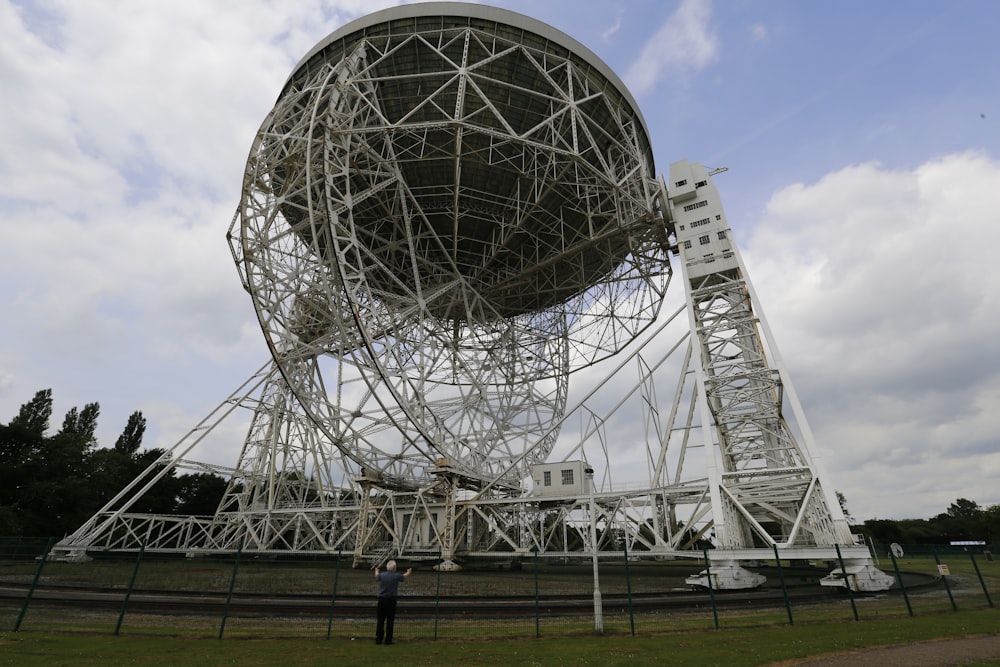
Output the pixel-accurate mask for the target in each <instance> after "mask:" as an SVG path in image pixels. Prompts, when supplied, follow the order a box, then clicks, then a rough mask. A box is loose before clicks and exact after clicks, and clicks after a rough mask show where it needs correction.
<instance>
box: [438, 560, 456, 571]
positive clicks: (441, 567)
mask: <svg viewBox="0 0 1000 667" xmlns="http://www.w3.org/2000/svg"><path fill="white" fill-rule="evenodd" d="M434 569H435V570H437V571H438V572H459V571H461V569H462V566H461V565H459V564H458V563H456V562H455V561H453V560H445V561H441V563H439V564H437V565H435V566H434Z"/></svg>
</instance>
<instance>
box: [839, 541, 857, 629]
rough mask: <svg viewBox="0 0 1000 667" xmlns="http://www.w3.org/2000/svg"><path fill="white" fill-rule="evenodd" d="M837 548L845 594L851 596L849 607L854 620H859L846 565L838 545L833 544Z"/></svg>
mask: <svg viewBox="0 0 1000 667" xmlns="http://www.w3.org/2000/svg"><path fill="white" fill-rule="evenodd" d="M833 546H834V547H836V548H837V560H838V561H839V562H840V572H841V573H842V574H843V575H844V587H845V588H846V589H847V595H848V596H849V597H850V598H851V609H852V610H853V611H854V620H855V621H859V620H861V619H860V618H858V604H857V603H856V602H855V601H854V589H853V588H851V578H850V577H849V576H848V575H847V566H846V565H844V557H843V555H841V553H840V545H839V544H834V545H833Z"/></svg>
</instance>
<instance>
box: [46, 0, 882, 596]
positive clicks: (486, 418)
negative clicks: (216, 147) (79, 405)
mask: <svg viewBox="0 0 1000 667" xmlns="http://www.w3.org/2000/svg"><path fill="white" fill-rule="evenodd" d="M720 171H723V170H707V169H706V168H705V167H704V166H702V165H700V164H696V163H689V162H688V161H687V160H679V161H676V162H674V163H672V164H671V165H670V167H669V181H668V182H669V188H668V185H667V183H665V182H664V181H663V180H662V178H659V179H658V178H656V177H655V176H654V173H655V171H654V166H653V156H652V152H651V149H650V142H649V138H648V133H647V130H646V126H645V123H644V121H643V118H642V115H641V114H640V112H639V110H638V107H637V105H636V103H635V100H633V99H632V97H631V95H630V94H629V92H628V91H627V90H626V88H625V86H624V85H623V84H622V82H621V81H620V80H619V79H618V78H617V77H616V76H615V74H614V73H613V72H612V71H611V70H610V69H609V68H608V67H607V66H606V65H604V64H603V63H602V62H601V61H600V60H599V59H598V58H597V57H596V56H595V55H594V54H592V53H591V52H590V51H589V50H588V49H586V48H585V47H584V46H582V45H581V44H579V43H577V42H576V41H574V40H573V39H571V38H569V37H567V36H566V35H564V34H563V33H561V32H559V31H557V30H555V29H554V28H551V27H550V26H547V25H545V24H543V23H540V22H538V21H535V20H533V19H530V18H528V17H525V16H522V15H519V14H515V13H512V12H508V11H503V10H499V9H495V8H491V7H485V6H482V5H473V4H462V3H423V4H412V5H405V6H400V7H395V8H392V9H388V10H385V11H381V12H376V13H374V14H371V15H369V16H366V17H364V18H361V19H359V20H357V21H354V22H353V23H350V24H348V25H346V26H344V27H342V28H341V29H339V30H337V31H336V32H334V33H333V34H331V35H330V36H328V37H327V38H326V39H324V40H322V41H321V42H320V43H319V44H317V45H316V47H315V48H313V49H312V50H311V51H310V52H309V53H308V54H307V55H306V56H305V57H304V58H303V59H302V60H301V61H300V62H299V63H298V64H297V65H296V67H295V69H294V70H293V72H292V74H291V76H290V77H289V78H288V80H287V81H286V82H285V84H284V86H283V88H282V90H281V93H280V95H279V96H278V99H277V101H276V103H275V105H274V108H273V109H272V110H271V112H270V113H269V114H268V115H267V117H266V118H265V120H264V122H263V124H262V125H261V127H260V130H259V131H258V132H257V134H256V136H255V138H254V141H253V144H252V149H251V151H250V155H249V158H248V160H247V166H246V170H245V174H244V180H243V190H242V197H241V201H240V204H239V207H238V210H237V213H236V215H235V216H234V219H233V222H232V225H231V227H230V232H229V242H230V246H231V249H232V252H233V256H234V259H235V261H236V264H237V267H238V269H239V271H240V274H241V278H242V280H243V284H244V287H245V288H246V290H247V292H248V293H249V294H250V297H251V300H252V302H253V307H254V309H255V311H256V314H257V317H258V319H259V321H260V324H261V328H262V330H263V334H264V338H265V340H266V342H267V345H268V347H269V348H270V352H271V356H272V358H273V360H272V362H270V363H269V364H268V365H266V366H265V367H264V368H262V369H261V370H260V371H258V372H257V374H256V375H255V376H253V377H252V378H251V379H250V380H248V381H247V383H245V384H244V385H243V386H242V387H241V388H239V389H238V390H237V391H236V392H234V394H233V395H232V396H230V397H229V398H228V399H226V400H225V401H223V403H222V404H221V405H220V406H219V407H218V408H217V409H216V411H215V412H213V413H212V414H211V415H209V416H208V417H206V418H205V420H204V421H203V422H202V423H200V424H199V425H198V426H196V427H195V428H194V429H192V431H191V432H190V433H189V434H188V435H187V436H185V437H184V438H183V439H182V440H181V441H180V442H178V443H177V444H176V445H175V446H174V448H173V449H172V450H170V451H169V452H165V453H164V455H163V456H162V457H161V459H160V460H158V461H157V462H156V463H155V464H153V465H152V466H150V468H149V469H147V471H145V472H144V473H142V474H141V475H140V476H139V477H138V478H137V479H136V480H135V481H134V482H133V483H132V484H131V485H130V486H129V487H127V488H126V489H124V490H123V491H122V492H121V493H119V494H118V495H117V496H116V497H115V498H114V499H112V500H111V501H109V502H108V503H107V505H106V506H105V507H104V508H102V509H101V510H100V511H99V512H98V513H97V514H95V516H94V517H92V518H91V519H90V520H89V521H88V522H87V523H86V524H85V525H84V526H82V527H81V528H80V529H79V530H78V531H76V532H75V533H74V534H73V535H71V536H69V537H67V538H66V539H64V540H63V541H62V542H60V543H59V545H57V547H58V549H59V550H60V551H62V552H64V553H66V554H67V555H68V556H67V557H70V558H75V557H83V556H85V555H86V553H87V552H88V551H97V550H106V551H128V550H137V549H141V548H145V549H147V550H156V551H164V552H171V553H184V554H207V553H212V554H216V553H231V552H233V551H243V550H246V551H252V552H256V553H258V554H276V553H309V554H315V553H331V552H334V551H337V552H339V551H341V550H344V549H347V550H349V551H351V552H352V553H353V559H354V563H355V564H356V565H359V566H360V565H361V564H363V563H366V562H367V563H368V564H376V563H379V562H381V561H382V560H384V559H385V558H386V557H388V556H390V555H391V556H394V557H405V558H408V559H422V560H426V561H434V562H436V563H438V565H436V567H439V568H442V569H453V568H457V567H460V566H461V565H460V563H458V562H456V561H459V560H462V559H474V558H478V557H496V555H497V554H499V553H503V554H505V557H510V558H521V557H526V556H528V555H530V554H540V553H544V554H547V555H551V556H555V557H558V558H566V559H572V558H579V557H580V555H581V553H589V554H590V555H591V556H592V557H593V559H594V563H595V566H596V562H597V558H598V555H603V556H607V557H615V558H618V557H622V556H624V555H626V554H631V555H635V554H642V556H645V557H650V558H660V557H665V558H674V557H687V558H691V557H701V556H703V555H704V557H706V558H708V559H709V560H710V561H711V568H710V570H711V571H709V570H708V569H706V571H705V572H704V573H703V574H701V575H698V576H695V577H692V578H691V579H689V583H692V584H696V585H702V586H712V587H714V588H719V589H739V588H746V587H753V586H756V585H759V583H760V582H761V580H762V579H763V576H762V575H759V574H757V573H752V572H749V571H747V570H745V569H744V568H743V567H742V566H741V565H740V563H741V562H747V561H759V560H770V559H772V558H782V559H796V560H804V559H813V560H828V561H833V560H837V561H839V563H840V568H839V569H837V570H834V571H833V572H831V574H830V576H829V577H827V578H825V579H824V580H823V583H824V585H831V586H849V587H851V588H852V589H853V590H869V591H874V590H884V589H885V588H888V587H889V586H890V585H891V584H892V577H889V576H888V575H886V574H885V573H883V572H882V571H881V570H879V569H878V568H877V567H875V565H874V563H873V562H872V559H871V555H870V554H869V552H868V550H867V547H865V546H864V545H863V544H862V543H859V542H858V541H857V540H856V539H855V536H854V535H852V533H851V531H850V527H849V525H848V523H847V521H846V518H845V517H844V515H843V512H842V511H841V508H840V506H839V504H838V503H837V500H836V497H835V494H834V491H833V487H832V485H831V484H830V482H829V479H828V478H827V477H826V474H825V472H824V471H823V470H822V464H821V461H820V460H819V457H814V456H813V455H812V453H811V450H812V448H813V443H812V434H811V432H810V430H809V428H808V424H807V422H806V420H805V416H804V414H803V412H802V408H801V404H800V403H799V401H798V398H797V396H796V393H795V391H794V387H793V385H792V383H791V381H790V379H789V377H788V374H787V371H786V370H785V368H784V365H783V362H782V361H781V355H780V354H778V350H777V346H776V345H775V343H774V340H773V336H772V335H771V332H770V327H769V326H768V324H767V322H766V320H765V318H764V314H763V311H762V310H761V308H760V305H759V303H758V302H757V297H756V294H755V293H754V290H753V286H752V284H751V283H750V280H749V278H748V276H747V272H746V268H745V266H744V264H743V261H742V258H741V257H740V254H739V250H738V248H737V247H736V244H735V242H734V240H733V234H732V230H731V229H730V227H729V224H728V221H727V219H726V215H725V213H724V211H723V207H722V203H721V198H720V196H719V193H718V191H717V189H716V187H715V185H714V183H713V181H712V176H714V175H715V174H717V173H719V172H720ZM672 265H673V266H674V267H679V268H680V271H679V274H680V277H681V281H682V289H683V299H680V295H678V297H679V298H678V300H683V301H684V305H683V306H681V307H680V308H678V309H677V310H676V311H674V312H673V314H672V315H669V316H666V317H664V316H662V315H661V314H660V310H661V305H662V304H663V303H664V299H665V298H667V297H668V296H671V295H668V294H667V287H668V284H669V283H670V282H671V277H672V275H673V269H672ZM673 291H675V290H671V292H673ZM682 313H683V314H685V315H686V317H680V316H681V314H682ZM684 320H686V322H685V321H684ZM671 322H681V324H680V325H678V326H680V327H682V328H683V327H685V325H686V328H685V329H684V331H683V332H682V334H681V335H680V336H679V337H678V339H677V340H676V342H674V343H672V344H671V342H670V341H667V340H666V339H665V337H664V332H666V331H667V327H669V326H670V325H671ZM654 323H655V326H652V325H654ZM675 351H680V353H681V354H682V355H683V356H684V359H683V361H681V362H680V363H679V364H674V363H673V361H674V360H675V359H674V357H673V356H672V355H673V353H674V352H675ZM571 379H572V380H573V387H572V388H573V392H570V380H571ZM236 407H248V408H251V409H252V410H253V417H252V420H251V424H250V427H249V428H248V429H247V432H246V433H247V435H246V438H245V440H244V443H243V450H242V453H241V455H240V457H239V460H238V462H237V464H236V466H235V468H234V469H232V470H231V471H229V472H230V481H229V485H228V488H227V491H226V493H225V495H224V497H223V499H222V501H221V503H220V505H219V507H218V509H217V511H216V514H215V515H214V516H212V517H173V516H163V515H157V516H152V515H147V514H140V513H130V512H129V509H130V508H131V507H132V505H133V503H134V502H135V500H136V499H137V498H138V497H140V496H141V495H142V494H143V493H145V492H146V491H147V490H148V489H149V488H150V487H151V486H152V485H154V484H156V483H157V481H158V480H159V479H161V478H162V477H163V476H165V475H166V474H167V473H168V471H169V470H170V469H171V468H172V467H177V466H182V465H190V466H192V467H197V466H199V465H200V466H202V467H201V468H199V469H203V470H205V469H207V470H210V471H213V472H216V471H218V470H219V469H220V467H219V466H215V467H205V466H206V464H197V463H196V462H194V461H190V460H188V459H187V458H186V457H187V454H188V453H189V452H190V451H192V449H193V448H194V447H196V446H197V445H198V443H200V442H202V441H203V440H204V438H205V437H206V436H207V434H208V433H210V432H212V431H213V429H214V428H215V427H216V425H217V424H218V423H219V422H220V421H222V420H223V419H225V417H226V416H227V415H228V414H230V413H231V412H233V411H234V409H235V408H236ZM571 420H574V421H575V423H574V424H573V427H567V424H568V423H570V421H571ZM574 428H575V430H574ZM643 449H644V451H643ZM594 454H597V455H598V457H599V458H601V457H602V458H603V464H604V471H603V476H602V478H601V481H600V482H598V480H596V479H595V478H594V472H595V469H596V468H600V467H601V463H602V461H599V460H594V459H590V458H589V456H591V455H594ZM602 455H603V456H602ZM630 456H631V457H632V459H631V460H629V457H630ZM612 458H614V459H615V460H614V464H615V465H617V464H619V463H623V464H631V465H632V469H633V470H635V469H637V468H641V467H642V465H643V464H645V466H646V472H647V473H648V479H647V480H645V481H643V482H639V483H638V484H630V485H629V487H628V488H618V489H615V488H613V485H612V482H611V474H610V472H611V468H612V467H613V465H612ZM637 459H638V460H639V462H638V463H636V461H637ZM642 459H644V460H642ZM623 467H624V466H623ZM629 481H630V482H631V481H632V480H629ZM130 494H132V495H130ZM598 524H601V526H602V527H601V530H600V531H599V530H598ZM706 541H707V542H710V543H711V544H712V546H713V547H714V549H712V554H711V556H708V553H707V551H704V552H703V551H702V550H701V549H703V548H704V546H705V544H706ZM595 584H596V577H595ZM596 592H597V591H596V586H595V613H596V609H597V606H598V605H597V595H596Z"/></svg>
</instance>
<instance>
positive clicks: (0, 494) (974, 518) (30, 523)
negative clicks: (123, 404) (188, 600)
mask: <svg viewBox="0 0 1000 667" xmlns="http://www.w3.org/2000/svg"><path fill="white" fill-rule="evenodd" d="M100 412H101V409H100V406H99V405H98V404H97V403H88V404H86V405H85V406H83V408H82V409H78V408H76V407H73V408H71V409H70V410H69V411H68V412H67V413H66V416H65V417H64V418H63V421H62V425H61V426H60V428H59V430H58V431H57V432H56V433H54V434H52V435H49V429H50V421H51V419H52V390H51V389H44V390H42V391H39V392H37V393H36V394H35V396H34V397H33V398H32V399H31V400H30V401H28V402H27V403H25V404H24V405H22V406H21V409H20V410H19V411H18V413H17V415H16V416H15V417H14V418H13V419H11V421H10V422H9V423H7V424H0V536H38V537H51V536H56V537H62V536H65V535H67V534H69V533H71V532H73V531H74V530H76V529H77V528H79V527H80V526H81V525H83V523H84V522H85V521H86V520H87V519H89V518H90V517H91V516H93V515H94V514H95V513H96V512H97V511H98V510H100V509H101V508H102V507H104V506H105V505H106V504H107V503H108V501H110V500H111V499H112V498H113V497H114V496H115V495H116V494H117V493H118V492H119V491H121V490H122V489H124V488H125V486H127V485H128V484H129V483H130V482H132V480H134V479H135V478H136V477H138V476H139V474H140V473H141V472H142V471H144V470H146V468H148V467H149V466H150V465H151V464H153V463H154V462H156V461H157V460H158V459H159V458H160V457H161V456H163V454H164V453H165V452H164V450H162V449H142V448H141V447H142V438H143V435H144V434H145V431H146V419H145V418H144V417H143V416H142V413H141V412H139V411H136V412H133V413H132V414H131V415H130V416H129V418H128V422H127V423H126V424H125V427H124V429H123V430H122V433H121V435H119V436H118V439H117V440H116V441H115V444H114V446H113V447H110V448H102V447H100V446H99V445H98V443H97V439H96V436H95V433H96V430H97V419H98V417H99V416H100ZM226 483H227V482H226V480H224V479H223V478H221V477H219V476H218V475H212V474H209V473H195V474H185V475H179V476H178V475H176V474H175V471H174V470H170V471H169V472H168V474H167V475H166V476H165V477H164V478H163V479H161V480H160V481H159V482H158V483H157V484H156V485H155V486H154V487H153V488H152V489H150V490H149V491H148V492H146V493H145V494H143V496H142V497H141V498H139V499H138V501H136V503H135V504H134V505H132V507H131V508H129V511H130V512H136V513H150V514H180V515H211V514H214V513H215V511H216V509H217V508H218V506H219V503H220V502H221V500H222V497H223V495H224V493H225V490H226ZM837 499H838V501H839V502H840V505H841V507H842V508H843V509H844V510H845V514H846V515H847V517H848V519H849V520H851V517H850V513H849V512H848V511H847V501H846V499H845V498H844V496H843V494H841V493H839V492H838V493H837ZM852 522H853V520H852ZM858 528H860V529H861V530H862V532H864V533H865V534H866V535H867V536H868V537H869V538H870V539H871V540H872V541H873V542H874V543H875V544H879V545H888V544H891V543H893V542H898V543H900V544H948V543H950V542H952V541H959V540H983V541H985V542H986V543H987V544H995V543H1000V504H998V505H991V506H989V507H981V506H980V505H979V504H978V503H976V502H975V501H972V500H968V499H966V498H959V499H957V500H956V501H955V502H953V503H952V504H951V505H950V506H949V507H948V509H947V510H946V511H945V512H942V513H941V514H938V515H937V516H934V517H931V518H929V519H868V520H867V521H865V522H864V523H863V524H860V526H859V525H858V524H855V530H857V529H858Z"/></svg>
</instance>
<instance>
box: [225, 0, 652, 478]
mask: <svg viewBox="0 0 1000 667" xmlns="http://www.w3.org/2000/svg"><path fill="white" fill-rule="evenodd" d="M653 174H654V167H653V158H652V154H651V151H650V146H649V139H648V136H647V132H646V127H645V123H644V121H643V119H642V116H641V114H640V113H639V111H638V108H637V106H636V104H635V102H634V100H633V99H632V97H631V95H630V94H629V93H628V91H627V90H626V89H625V87H624V85H623V84H622V83H621V81H619V79H618V78H617V77H616V76H615V75H614V74H613V73H612V72H611V70H610V69H609V68H608V67H607V66H606V65H604V64H603V63H602V62H601V61H600V60H599V59H598V58H597V57H596V56H595V55H594V54H592V53H591V52H590V51H589V50H587V49H586V48H585V47H583V46H582V45H580V44H579V43H577V42H576V41H575V40H573V39H571V38H570V37H568V36H566V35H564V34H563V33H561V32H559V31H557V30H555V29H553V28H552V27H550V26H548V25H546V24H543V23H540V22H538V21H535V20H533V19H530V18H527V17H525V16H522V15H519V14H515V13H513V12H509V11H503V10H499V9H495V8H490V7H484V6H481V5H471V4H463V3H427V4H416V5H405V6H401V7H396V8H393V9H388V10H385V11H381V12H376V13H374V14H371V15H368V16H366V17H364V18H362V19H360V20H358V21H355V22H353V23H350V24H348V25H346V26H344V27H342V28H341V29H339V30H337V31H336V32H334V33H333V34H331V35H330V36H328V37H327V38H326V39H324V40H323V41H321V42H320V43H319V44H317V45H316V47H315V48H313V49H312V51H310V52H309V54H307V55H306V57H305V58H303V60H302V61H301V62H300V63H299V64H298V65H297V66H296V68H295V70H294V71H293V73H292V75H291V76H290V77H289V79H288V81H287V82H286V84H285V86H284V88H283V90H282V92H281V95H280V96H279V97H278V100H277V102H276V103H275V106H274V108H273V109H272V110H271V112H270V114H269V115H268V116H267V118H266V119H265V121H264V123H263V125H262V126H261V128H260V130H259V132H258V133H257V136H256V139H255V141H254V144H253V147H252V150H251V153H250V157H249V159H248V161H247V167H246V172H245V177H244V186H243V195H242V201H241V205H240V208H239V211H238V212H237V216H236V219H235V220H234V224H233V231H232V232H231V244H232V246H233V252H234V255H235V257H236V260H237V264H238V266H239V268H240V271H241V273H242V276H243V280H244V284H245V286H246V288H247V290H248V291H249V293H250V294H251V296H252V298H253V303H254V307H255V308H256V311H257V314H258V317H259V319H260V323H261V326H262V328H263V330H264V335H265V338H266V340H267V344H268V345H269V347H270V349H271V351H272V353H273V355H274V357H275V359H276V361H277V362H278V364H279V367H280V368H281V370H282V373H283V374H284V376H285V378H286V380H287V381H288V383H289V386H290V387H291V389H292V391H293V392H294V393H295V395H296V397H297V398H298V399H299V400H300V401H301V403H302V405H303V408H304V409H305V411H306V413H307V414H308V415H309V416H310V418H312V419H313V420H314V421H315V422H316V423H317V424H318V425H319V427H320V428H321V429H322V431H323V432H324V434H325V435H326V436H327V438H328V439H329V441H330V442H331V443H333V445H335V446H337V447H338V448H340V450H341V452H343V453H344V454H346V455H347V457H348V458H349V459H350V460H351V461H353V462H354V463H356V464H357V466H358V467H359V470H357V471H355V472H357V473H362V472H363V473H364V474H366V475H369V476H371V475H374V476H377V477H378V478H380V479H382V480H383V481H384V482H386V483H390V482H391V483H396V484H398V485H400V486H404V487H405V486H418V485H420V484H421V483H422V481H423V480H425V479H426V478H427V477H428V475H429V470H430V469H431V468H433V467H440V466H442V465H444V466H447V467H448V468H449V469H450V470H455V471H458V472H459V473H460V474H462V475H464V476H466V478H467V479H469V480H481V481H482V482H483V483H491V484H496V483H497V482H498V481H499V482H502V483H503V484H501V485H500V486H503V485H504V484H509V485H510V487H511V488H516V487H517V486H518V484H519V481H520V480H521V479H523V478H524V477H526V476H527V474H528V469H529V466H530V465H531V464H533V463H536V462H539V461H542V460H544V459H545V457H546V456H547V455H548V453H549V452H550V450H551V449H552V447H553V445H554V443H555V438H556V436H557V433H558V423H559V421H560V419H561V418H562V416H563V413H564V411H565V406H566V399H567V392H568V377H569V374H570V373H571V372H572V371H574V370H577V369H580V368H582V367H585V366H588V365H590V364H593V363H595V362H597V361H599V360H601V359H604V358H606V357H608V356H609V355H612V354H614V353H616V352H617V351H618V350H620V349H621V348H622V347H623V346H625V345H626V344H628V343H629V342H630V341H631V340H633V338H634V337H635V336H637V335H638V334H639V333H640V332H641V331H642V330H643V329H644V327H646V326H647V325H648V324H649V323H650V322H651V321H652V320H653V319H654V318H655V317H656V314H657V312H658V310H659V306H660V303H661V301H662V298H663V295H664V292H665V289H666V285H667V283H668V281H669V275H670V268H669V260H668V256H667V255H668V241H667V238H666V232H665V227H664V224H663V220H662V219H661V218H660V217H659V215H658V214H657V213H656V212H655V211H654V208H655V204H654V200H655V193H656V191H657V186H656V182H655V181H654V180H653V177H652V175H653ZM362 469H363V470H362Z"/></svg>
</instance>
